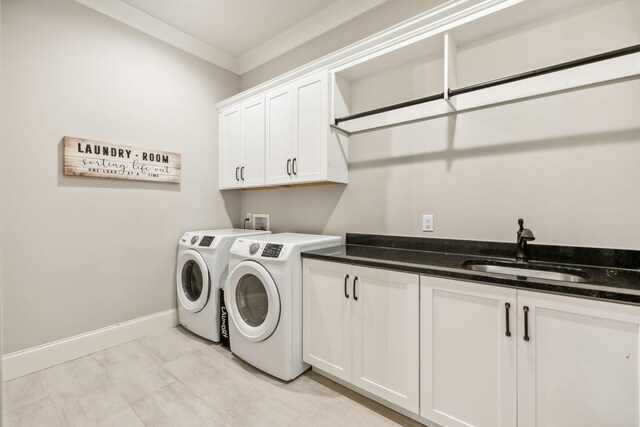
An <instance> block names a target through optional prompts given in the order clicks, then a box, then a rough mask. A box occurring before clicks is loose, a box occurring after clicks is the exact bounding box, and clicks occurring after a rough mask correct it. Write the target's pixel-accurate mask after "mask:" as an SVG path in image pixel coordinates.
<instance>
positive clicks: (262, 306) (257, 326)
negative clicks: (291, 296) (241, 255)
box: [224, 261, 280, 342]
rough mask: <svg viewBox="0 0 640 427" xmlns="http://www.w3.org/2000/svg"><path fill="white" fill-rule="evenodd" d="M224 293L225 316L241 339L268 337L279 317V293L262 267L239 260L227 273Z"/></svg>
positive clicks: (251, 262) (255, 263) (259, 339)
mask: <svg viewBox="0 0 640 427" xmlns="http://www.w3.org/2000/svg"><path fill="white" fill-rule="evenodd" d="M224 294H225V299H226V303H227V310H228V311H229V317H230V318H231V320H232V322H233V324H234V325H235V326H236V328H237V329H238V331H239V332H240V334H242V336H243V337H244V338H245V339H247V340H249V341H253V342H258V341H263V340H265V339H267V338H269V337H270V336H271V334H272V333H273V331H275V329H276V326H278V321H279V320H280V294H279V293H278V288H277V287H276V283H275V282H274V281H273V278H272V277H271V275H270V274H269V272H268V271H267V269H266V268H264V267H263V266H262V265H261V264H259V263H257V262H255V261H242V262H240V263H239V264H238V265H236V267H235V268H234V269H233V270H232V271H231V273H229V277H228V278H227V282H226V285H225V290H224Z"/></svg>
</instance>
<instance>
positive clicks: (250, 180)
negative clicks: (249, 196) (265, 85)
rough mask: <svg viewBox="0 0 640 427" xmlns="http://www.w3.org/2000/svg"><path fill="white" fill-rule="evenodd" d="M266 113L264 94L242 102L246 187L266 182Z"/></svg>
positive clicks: (242, 178) (244, 184) (242, 176)
mask: <svg viewBox="0 0 640 427" xmlns="http://www.w3.org/2000/svg"><path fill="white" fill-rule="evenodd" d="M264 115H265V112H264V97H263V96H258V97H256V98H252V99H250V100H248V101H246V102H243V103H242V132H243V136H242V141H243V153H242V158H243V162H242V166H241V171H240V175H241V180H242V184H243V186H245V187H257V186H261V185H264V183H265V158H264V153H265V117H264Z"/></svg>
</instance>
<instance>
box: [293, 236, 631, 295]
mask: <svg viewBox="0 0 640 427" xmlns="http://www.w3.org/2000/svg"><path fill="white" fill-rule="evenodd" d="M529 249H530V252H529V253H530V260H529V262H528V264H527V265H528V267H529V268H535V267H540V268H545V267H554V268H561V269H564V270H566V271H567V272H572V271H575V272H578V274H580V275H583V276H585V282H582V283H573V282H563V281H557V280H546V279H539V278H531V277H523V276H510V275H505V274H497V273H485V272H480V271H472V270H468V269H466V268H464V266H463V265H464V263H465V262H467V261H469V260H478V261H485V262H489V263H495V264H499V263H500V262H513V261H514V259H513V255H514V254H515V244H509V243H501V242H475V241H465V240H448V239H428V238H418V237H415V238H414V237H396V236H376V235H364V234H347V238H346V245H343V246H336V247H332V248H326V249H320V250H315V251H308V252H303V253H302V257H303V258H307V259H319V260H325V261H333V262H339V263H345V264H353V265H362V266H368V267H376V268H384V269H389V270H398V271H406V272H413V273H418V274H425V275H431V276H439V277H447V278H451V279H459V280H466V281H473V282H479V283H485V284H489V285H497V286H504V287H512V288H516V289H523V290H531V291H541V292H549V293H556V294H563V295H572V296H579V297H586V298H593V299H600V300H607V301H612V302H622V303H627V304H640V251H633V250H620V249H599V248H580V247H569V246H544V245H535V246H534V245H531V246H530V248H529ZM554 260H560V261H554Z"/></svg>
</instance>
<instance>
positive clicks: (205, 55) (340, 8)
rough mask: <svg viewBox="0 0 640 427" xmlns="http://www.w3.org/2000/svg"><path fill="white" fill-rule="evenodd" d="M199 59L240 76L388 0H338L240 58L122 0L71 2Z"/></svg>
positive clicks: (82, 0)
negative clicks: (355, 0)
mask: <svg viewBox="0 0 640 427" xmlns="http://www.w3.org/2000/svg"><path fill="white" fill-rule="evenodd" d="M74 1H75V2H77V3H80V4H82V5H83V6H86V7H88V8H90V9H93V10H95V11H96V12H99V13H102V14H103V15H106V16H109V17H110V18H113V19H115V20H116V21H119V22H122V23H123V24H126V25H129V26H130V27H133V28H135V29H137V30H139V31H141V32H143V33H145V34H148V35H150V36H152V37H155V38H156V39H158V40H162V41H163V42H165V43H168V44H170V45H171V46H174V47H176V48H178V49H180V50H183V51H185V52H187V53H190V54H192V55H194V56H196V57H198V58H200V59H203V60H205V61H207V62H210V63H212V64H214V65H217V66H219V67H222V68H224V69H225V70H228V71H231V72H232V73H235V74H238V75H241V74H244V73H246V72H247V71H250V70H252V69H254V68H256V67H259V66H260V65H262V64H264V63H266V62H268V61H271V60H272V59H274V58H276V57H278V56H280V55H282V54H283V53H285V52H287V51H289V50H291V49H293V48H296V47H298V46H300V45H302V44H303V43H306V42H308V41H309V40H311V39H313V38H315V37H318V36H319V35H321V34H324V33H326V32H327V31H330V30H332V29H333V28H335V27H337V26H339V25H342V24H344V23H345V22H348V21H349V20H351V19H353V18H355V17H356V16H359V15H361V14H363V13H364V12H366V11H368V10H371V9H373V8H375V7H377V6H379V5H380V4H382V3H384V2H386V1H388V0H359V1H357V2H354V1H353V0H338V1H337V2H335V3H332V4H330V5H329V6H327V7H325V8H324V9H322V10H320V11H318V12H316V13H315V14H313V15H311V16H309V17H308V18H306V19H304V20H302V21H301V22H299V23H298V24H296V25H294V26H293V27H291V28H289V29H288V30H286V31H285V32H284V33H281V34H279V35H277V36H276V37H274V38H272V39H270V40H267V41H266V42H264V43H263V44H262V45H260V46H258V47H256V48H254V49H252V50H251V51H249V52H247V53H245V54H244V55H242V56H240V57H236V56H233V55H231V54H229V53H227V52H225V51H223V50H221V49H218V48H216V47H214V46H211V45H210V44H208V43H205V42H204V41H202V40H200V39H197V38H195V37H193V36H191V35H190V34H187V33H185V32H184V31H182V30H179V29H177V28H175V27H173V26H171V25H169V24H167V23H166V22H164V21H161V20H159V19H157V18H154V17H153V16H151V15H149V14H147V13H145V12H143V11H141V10H140V9H137V8H135V7H133V6H131V5H130V4H128V3H126V2H124V1H122V0H74Z"/></svg>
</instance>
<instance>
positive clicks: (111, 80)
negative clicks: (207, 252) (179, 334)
mask: <svg viewBox="0 0 640 427" xmlns="http://www.w3.org/2000/svg"><path fill="white" fill-rule="evenodd" d="M2 9H3V10H2V43H3V46H2V48H3V51H2V55H3V61H2V66H3V69H2V94H3V96H2V116H3V119H4V126H3V127H2V133H1V137H2V150H3V151H2V156H1V159H0V161H1V164H0V171H1V172H0V174H1V175H0V182H2V183H3V184H4V183H8V185H5V188H4V190H5V192H4V195H3V198H2V210H3V217H2V221H1V224H0V232H1V236H2V245H3V249H4V251H3V256H2V260H1V262H2V263H3V265H4V269H3V271H2V282H3V284H4V295H3V298H2V303H3V315H4V317H3V319H2V325H3V330H4V352H5V354H6V353H11V352H14V351H17V350H21V349H25V348H29V347H32V346H35V345H39V344H43V343H47V342H50V341H53V340H57V339H61V338H65V337H68V336H72V335H75V334H79V333H82V332H87V331H91V330H95V329H98V328H101V327H105V326H108V325H113V324H116V323H118V322H122V321H126V320H131V319H134V318H137V317H141V316H145V315H149V314H152V313H156V312H159V311H163V310H167V309H170V308H173V307H175V306H176V300H175V279H174V275H175V255H176V247H177V246H176V244H177V241H178V238H179V236H180V235H181V234H182V233H183V232H184V231H186V230H193V229H198V228H210V227H216V228H221V227H228V226H230V225H231V223H232V219H233V220H235V219H236V218H239V216H240V213H239V195H238V194H236V193H233V192H227V193H224V194H221V193H220V192H219V191H218V190H217V187H218V173H217V169H218V167H217V165H218V148H217V120H216V110H215V103H216V102H217V101H220V100H222V99H224V98H227V97H229V96H231V95H233V94H235V93H237V92H238V90H239V78H238V77H237V76H235V75H234V74H231V73H229V72H226V71H223V70H222V69H220V68H217V67H215V66H212V65H210V64H208V63H206V62H203V61H201V60H199V59H196V58H194V57H192V56H191V55H188V54H186V53H184V52H181V51H179V50H177V49H174V48H172V47H170V46H168V45H166V44H164V43H162V42H160V41H157V40H155V39H153V38H151V37H148V36H146V35H144V34H142V33H140V32H138V31H136V30H133V29H131V28H129V27H127V26H124V25H122V24H119V23H117V22H116V21H113V20H112V19H110V18H107V17H105V16H103V15H100V14H98V13H96V12H94V11H92V10H90V9H87V8H85V7H83V6H81V5H80V4H78V3H75V2H73V1H71V0H47V1H35V0H4V1H3V3H2ZM65 135H71V136H77V137H83V138H89V139H96V140H101V141H107V142H113V143H121V144H130V145H135V146H140V147H148V148H156V149H160V150H166V151H175V152H179V153H181V154H182V163H183V171H182V183H181V184H180V185H174V184H161V183H147V182H135V181H121V180H106V179H94V178H80V177H66V176H63V175H62V150H61V140H62V137H63V136H65Z"/></svg>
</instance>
